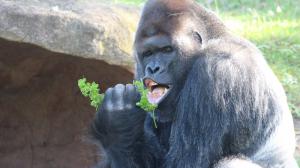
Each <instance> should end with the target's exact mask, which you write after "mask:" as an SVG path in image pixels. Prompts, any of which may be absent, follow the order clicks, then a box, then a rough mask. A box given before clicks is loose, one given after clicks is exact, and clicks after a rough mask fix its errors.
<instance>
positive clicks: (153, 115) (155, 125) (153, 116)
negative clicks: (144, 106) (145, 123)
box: [152, 110, 157, 128]
mask: <svg viewBox="0 0 300 168" xmlns="http://www.w3.org/2000/svg"><path fill="white" fill-rule="evenodd" d="M152 118H153V123H154V127H155V128H157V124H156V121H155V114H154V110H153V111H152Z"/></svg>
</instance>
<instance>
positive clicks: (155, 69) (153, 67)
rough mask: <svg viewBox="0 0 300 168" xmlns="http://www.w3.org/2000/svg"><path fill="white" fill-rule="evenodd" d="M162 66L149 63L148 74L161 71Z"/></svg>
mask: <svg viewBox="0 0 300 168" xmlns="http://www.w3.org/2000/svg"><path fill="white" fill-rule="evenodd" d="M161 69H162V67H161V66H160V65H153V64H152V65H151V64H148V65H147V67H146V74H147V73H148V74H149V75H154V74H158V73H160V71H161Z"/></svg>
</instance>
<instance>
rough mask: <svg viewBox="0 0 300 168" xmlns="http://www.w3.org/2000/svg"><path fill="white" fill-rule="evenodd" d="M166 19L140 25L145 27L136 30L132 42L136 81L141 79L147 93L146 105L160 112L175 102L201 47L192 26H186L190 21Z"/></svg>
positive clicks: (198, 37) (197, 34) (180, 18)
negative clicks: (134, 54)
mask: <svg viewBox="0 0 300 168" xmlns="http://www.w3.org/2000/svg"><path fill="white" fill-rule="evenodd" d="M167 18H168V19H169V20H167V21H162V20H160V21H157V20H156V21H155V22H154V21H153V22H146V23H143V24H142V25H147V26H140V27H139V31H138V32H137V38H136V41H135V48H136V49H135V51H136V55H137V67H138V68H137V71H138V72H137V74H138V76H137V77H138V78H139V79H143V82H144V85H145V87H147V88H148V89H149V91H150V92H149V94H148V100H149V102H151V103H153V104H158V105H159V108H160V107H161V106H168V108H169V107H170V105H172V103H174V101H176V97H177V95H178V93H179V92H180V90H181V88H182V87H183V85H184V81H185V78H186V76H187V73H188V71H189V70H190V69H191V66H192V65H191V64H192V63H193V61H192V60H193V58H194V57H193V55H195V53H197V52H198V51H199V49H200V48H201V43H202V39H201V36H200V35H199V33H197V31H194V30H193V29H192V27H193V26H189V25H188V24H185V23H187V22H190V21H189V20H185V22H184V23H183V20H184V19H183V16H182V17H178V16H176V17H167ZM163 19H165V18H164V17H163ZM158 20H159V19H158ZM157 22H161V23H159V24H158V23H157ZM174 26H177V27H176V28H175V27H174ZM185 26H187V27H185Z"/></svg>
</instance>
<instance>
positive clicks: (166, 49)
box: [162, 46, 173, 53]
mask: <svg viewBox="0 0 300 168" xmlns="http://www.w3.org/2000/svg"><path fill="white" fill-rule="evenodd" d="M172 51H173V47H171V46H166V47H164V48H162V52H164V53H169V52H172Z"/></svg>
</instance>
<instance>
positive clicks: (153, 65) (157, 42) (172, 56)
mask: <svg viewBox="0 0 300 168" xmlns="http://www.w3.org/2000/svg"><path fill="white" fill-rule="evenodd" d="M171 41H172V39H171V38H170V37H168V36H165V35H153V36H149V37H145V38H144V39H143V41H142V42H141V43H139V47H138V48H137V54H138V58H139V60H140V61H141V64H142V67H143V74H144V75H143V77H142V79H143V82H144V85H145V87H147V88H148V89H149V94H148V100H149V102H151V103H153V104H159V103H160V102H162V101H163V100H164V99H165V98H166V97H167V96H168V95H169V93H170V92H171V91H172V89H173V87H174V85H176V82H175V81H176V78H178V76H175V74H174V70H175V68H176V67H175V65H176V64H177V62H178V61H179V54H178V50H177V48H176V46H174V45H173V44H172V42H171Z"/></svg>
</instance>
